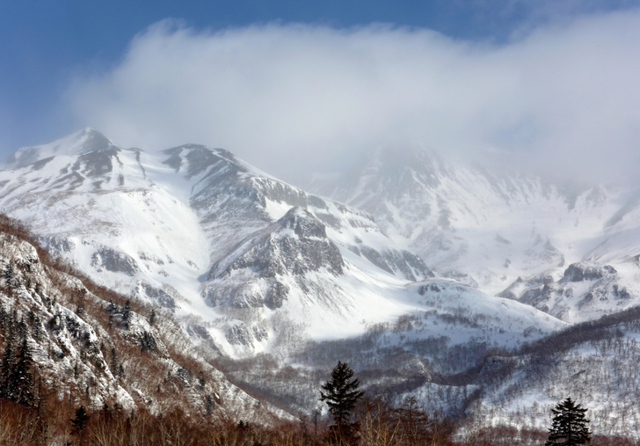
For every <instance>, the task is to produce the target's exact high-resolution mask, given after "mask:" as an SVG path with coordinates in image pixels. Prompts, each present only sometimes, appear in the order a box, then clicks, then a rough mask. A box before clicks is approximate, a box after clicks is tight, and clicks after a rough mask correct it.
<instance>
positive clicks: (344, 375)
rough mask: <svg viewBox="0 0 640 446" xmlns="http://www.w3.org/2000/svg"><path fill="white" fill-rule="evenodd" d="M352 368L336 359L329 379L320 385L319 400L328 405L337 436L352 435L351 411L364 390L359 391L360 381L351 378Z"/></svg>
mask: <svg viewBox="0 0 640 446" xmlns="http://www.w3.org/2000/svg"><path fill="white" fill-rule="evenodd" d="M353 374H354V372H353V370H351V368H350V367H349V365H348V364H347V363H343V362H340V361H338V365H336V366H335V367H334V368H333V370H332V371H331V379H330V380H329V381H327V382H326V383H324V385H322V390H324V392H323V391H320V400H321V401H325V402H326V403H327V406H329V412H330V413H331V416H332V417H333V425H332V426H331V430H332V431H333V432H334V434H336V436H338V438H342V439H345V438H349V437H351V436H352V435H353V431H354V428H355V427H356V423H352V422H351V421H350V419H351V412H352V411H353V409H354V408H355V405H356V403H357V402H358V400H359V399H360V398H362V396H363V395H364V392H362V391H359V390H358V387H359V386H360V381H359V380H358V379H357V378H353Z"/></svg>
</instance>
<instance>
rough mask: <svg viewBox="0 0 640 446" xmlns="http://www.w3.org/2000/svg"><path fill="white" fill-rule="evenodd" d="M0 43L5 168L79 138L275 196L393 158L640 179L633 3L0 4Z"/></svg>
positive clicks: (637, 35) (163, 0)
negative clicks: (194, 161) (281, 189)
mask: <svg viewBox="0 0 640 446" xmlns="http://www.w3.org/2000/svg"><path fill="white" fill-rule="evenodd" d="M0 38H2V41H3V42H4V44H3V45H0V157H2V158H4V157H6V156H8V155H9V154H10V153H12V152H13V151H15V150H16V149H17V148H18V147H21V146H26V145H33V144H38V143H44V142H47V141H50V140H52V139H55V138H57V137H61V136H64V135H66V134H69V133H71V132H73V131H75V130H78V129H80V128H82V127H85V126H90V127H93V128H95V129H97V130H99V131H101V132H103V133H104V134H105V135H106V136H108V137H109V138H111V139H113V140H114V141H115V142H116V143H119V144H121V145H124V146H136V147H141V148H143V149H145V150H157V149H164V148H168V147H171V146H175V145H179V144H182V143H188V142H193V143H203V144H207V145H210V146H213V147H224V148H226V149H228V150H230V151H232V152H233V153H235V154H237V155H238V156H240V157H243V158H245V159H246V160H247V161H249V162H251V163H253V164H255V165H256V166H258V167H260V168H261V169H263V170H266V171H267V172H270V173H272V174H274V175H277V176H280V177H284V178H285V179H288V178H294V177H295V176H296V175H299V173H300V172H309V171H318V172H329V171H332V170H337V169H341V168H343V167H345V166H347V165H348V164H349V163H351V162H353V161H354V160H355V159H357V157H358V156H361V154H362V153H364V152H366V150H368V149H371V148H373V147H375V146H377V145H379V144H389V143H390V144H403V142H406V141H413V142H419V143H421V144H423V145H425V146H426V147H429V148H433V149H435V150H438V151H440V152H444V153H451V154H457V155H460V156H463V157H467V158H474V157H475V158H483V157H484V156H486V155H487V154H490V155H492V156H494V157H495V156H496V154H497V157H498V158H503V159H509V160H514V162H516V163H517V162H519V163H521V164H522V165H523V166H528V167H532V168H537V169H539V170H540V171H545V172H548V173H550V174H551V175H556V176H561V175H571V176H574V177H578V178H580V179H585V180H588V179H594V178H595V179H601V178H604V179H610V178H615V177H619V176H620V175H621V174H624V175H633V173H634V168H635V166H637V165H638V163H639V162H640V150H639V149H640V147H638V141H640V138H639V137H640V110H639V108H638V107H637V104H639V103H640V87H639V85H638V82H639V81H638V79H640V1H635V0H609V1H601V0H554V1H548V0H468V1H463V0H427V1H382V0H366V1H365V0H362V1H361V0H341V1H334V0H326V1H322V2H318V1H313V2H312V1H306V0H297V1H272V2H267V1H264V0H262V1H260V0H253V1H250V0H245V1H235V2H218V1H210V0H209V1H171V0H154V1H137V2H136V1H128V2H122V1H119V0H111V1H102V0H94V1H90V2H87V1H75V0H20V1H16V0H2V1H1V2H0ZM503 155H504V156H503Z"/></svg>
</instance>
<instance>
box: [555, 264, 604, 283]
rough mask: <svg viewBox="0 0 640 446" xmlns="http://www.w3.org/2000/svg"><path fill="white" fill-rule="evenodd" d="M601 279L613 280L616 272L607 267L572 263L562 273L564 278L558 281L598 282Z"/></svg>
mask: <svg viewBox="0 0 640 446" xmlns="http://www.w3.org/2000/svg"><path fill="white" fill-rule="evenodd" d="M603 277H607V278H610V279H615V278H616V277H617V271H616V270H615V268H613V267H612V266H609V265H598V264H589V263H584V262H582V263H573V264H571V265H569V267H568V268H567V269H566V270H565V271H564V277H562V279H560V283H567V282H582V281H585V280H598V279H602V278H603Z"/></svg>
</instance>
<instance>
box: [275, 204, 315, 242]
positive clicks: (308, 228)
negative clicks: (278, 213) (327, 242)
mask: <svg viewBox="0 0 640 446" xmlns="http://www.w3.org/2000/svg"><path fill="white" fill-rule="evenodd" d="M278 223H279V224H280V225H281V226H283V227H284V228H287V229H293V232H295V233H296V235H297V236H298V237H300V238H310V237H316V238H327V231H326V229H325V226H324V224H322V223H321V222H320V220H318V219H317V218H316V217H315V216H314V215H313V214H311V213H310V212H309V211H307V210H306V209H304V208H302V207H300V206H294V207H292V208H291V209H289V211H288V212H287V213H286V214H284V216H283V217H282V218H281V219H280V220H278Z"/></svg>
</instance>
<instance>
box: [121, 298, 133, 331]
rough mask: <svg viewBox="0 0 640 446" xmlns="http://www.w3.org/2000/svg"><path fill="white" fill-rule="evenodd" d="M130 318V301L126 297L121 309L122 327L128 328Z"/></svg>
mask: <svg viewBox="0 0 640 446" xmlns="http://www.w3.org/2000/svg"><path fill="white" fill-rule="evenodd" d="M130 320H131V302H129V300H128V299H127V301H126V302H125V303H124V308H123V309H122V323H123V324H124V329H125V330H128V329H129V321H130Z"/></svg>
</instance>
